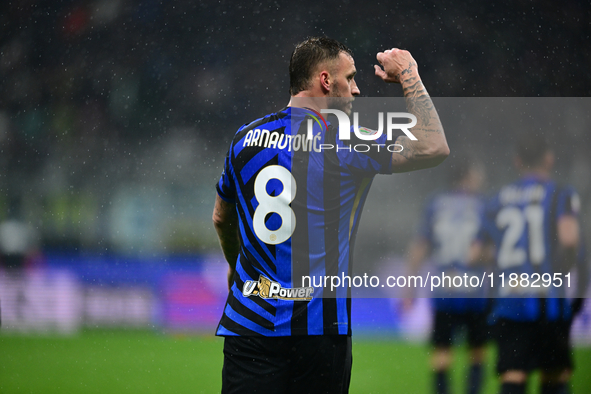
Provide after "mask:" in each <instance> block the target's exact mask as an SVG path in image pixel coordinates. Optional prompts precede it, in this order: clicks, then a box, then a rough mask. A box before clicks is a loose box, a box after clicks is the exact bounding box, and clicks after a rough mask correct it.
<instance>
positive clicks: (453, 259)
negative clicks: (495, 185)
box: [405, 156, 487, 394]
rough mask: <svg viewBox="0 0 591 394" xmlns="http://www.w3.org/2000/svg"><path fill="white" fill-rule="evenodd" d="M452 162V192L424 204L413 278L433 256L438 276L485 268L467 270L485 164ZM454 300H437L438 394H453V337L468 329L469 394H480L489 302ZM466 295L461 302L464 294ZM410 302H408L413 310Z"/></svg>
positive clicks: (456, 294) (455, 294)
mask: <svg viewBox="0 0 591 394" xmlns="http://www.w3.org/2000/svg"><path fill="white" fill-rule="evenodd" d="M452 160H453V161H452V162H451V163H450V177H449V183H450V186H451V188H450V189H449V190H448V191H446V192H443V193H441V194H438V195H436V196H435V197H434V198H432V199H431V200H430V201H429V203H428V204H427V206H426V209H425V212H424V216H423V220H422V224H421V227H420V229H419V234H418V235H417V237H415V239H414V240H413V241H412V242H411V244H410V247H409V252H408V262H409V266H410V269H411V274H412V275H416V274H418V271H419V269H420V266H421V264H422V263H424V262H425V260H427V259H428V258H429V257H430V258H431V259H432V260H433V262H434V264H435V265H436V269H437V270H438V273H440V272H445V274H446V275H463V274H464V273H467V274H469V275H473V274H475V275H478V276H479V277H480V276H482V275H481V274H482V269H481V268H478V267H470V266H468V253H469V251H470V245H471V244H472V242H473V241H474V239H475V237H476V235H477V233H478V229H479V228H480V218H481V215H482V209H483V207H484V201H483V198H482V196H481V195H480V194H479V192H480V189H481V187H482V184H483V181H484V170H483V168H482V165H481V164H480V163H478V162H476V161H474V160H473V159H471V158H470V157H468V156H463V157H461V156H460V157H457V158H453V159H452ZM448 290H449V291H451V292H452V293H451V294H449V296H450V297H447V298H434V299H433V307H434V308H433V310H434V318H433V330H432V338H431V340H432V343H433V345H434V347H435V349H434V352H433V356H432V359H431V362H432V367H433V370H434V373H435V379H434V380H435V392H436V393H437V394H445V393H448V392H449V382H448V380H449V377H448V372H449V369H450V366H451V363H452V352H451V346H452V340H453V336H454V333H455V332H456V331H458V330H459V329H462V328H464V327H465V328H466V330H467V337H468V346H469V348H470V367H469V371H468V373H467V392H468V393H469V394H476V393H479V392H480V388H481V386H482V375H483V372H482V371H483V367H482V364H483V361H484V357H485V344H486V339H487V325H486V312H487V308H486V307H487V299H485V298H474V297H475V296H476V297H482V296H483V294H480V293H474V292H472V293H463V290H461V289H460V290H454V289H447V290H446V291H448ZM462 295H463V296H465V297H462V298H460V297H461V296H462ZM411 302H412V299H410V298H407V299H405V304H406V306H407V307H408V306H410V303H411Z"/></svg>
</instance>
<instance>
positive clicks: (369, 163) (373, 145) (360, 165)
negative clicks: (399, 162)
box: [336, 126, 398, 175]
mask: <svg viewBox="0 0 591 394" xmlns="http://www.w3.org/2000/svg"><path fill="white" fill-rule="evenodd" d="M359 133H360V134H362V135H366V136H368V138H369V137H370V136H371V135H372V134H377V131H374V130H370V129H367V128H364V127H360V128H359ZM336 143H337V155H338V157H339V160H341V161H342V162H343V163H345V164H346V165H347V166H348V167H349V168H351V169H354V170H355V171H356V172H359V171H360V172H363V173H364V174H372V175H375V174H391V173H392V152H393V151H394V150H396V149H397V147H398V146H397V145H395V142H394V141H389V140H387V137H386V135H385V134H382V135H380V136H379V137H377V138H375V139H368V140H365V139H361V138H359V137H358V136H357V135H356V134H355V132H354V131H353V126H351V133H350V139H348V140H341V139H339V138H337V141H336Z"/></svg>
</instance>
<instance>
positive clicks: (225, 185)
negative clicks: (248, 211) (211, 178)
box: [215, 146, 236, 204]
mask: <svg viewBox="0 0 591 394" xmlns="http://www.w3.org/2000/svg"><path fill="white" fill-rule="evenodd" d="M231 154H232V146H230V149H228V153H227V154H226V159H225V160H224V169H223V170H222V175H221V176H220V179H219V181H218V183H217V184H216V185H215V188H216V190H217V193H218V195H219V196H220V198H221V199H222V200H224V201H226V202H228V203H231V204H235V203H236V186H235V183H234V182H233V180H232V162H231V160H230V158H231Z"/></svg>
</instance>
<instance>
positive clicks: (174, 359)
mask: <svg viewBox="0 0 591 394" xmlns="http://www.w3.org/2000/svg"><path fill="white" fill-rule="evenodd" d="M428 353H429V347H428V346H425V345H418V344H409V343H404V342H399V341H390V340H379V341H378V340H373V341H372V340H368V339H357V340H355V341H354V344H353V377H352V382H351V391H350V392H351V393H394V392H399V393H419V394H420V393H430V392H431V391H430V388H431V376H430V374H429V369H428V357H429V356H428ZM464 354H465V352H463V351H461V350H460V351H458V357H457V363H456V367H455V368H454V371H453V377H452V387H453V388H454V392H457V393H463V392H464V391H465V390H464V379H463V375H464V372H465V368H464V366H465V365H466V359H465V357H464ZM489 359H490V361H491V362H489V364H488V370H487V377H488V379H487V383H486V390H485V392H486V393H491V394H492V393H496V392H497V389H498V385H497V382H496V378H495V377H494V374H493V363H492V360H493V359H494V355H492V354H490V355H489ZM575 361H576V363H577V366H578V369H577V372H576V373H575V376H574V378H573V391H572V392H573V393H574V394H576V393H591V348H578V349H576V352H575ZM221 367H222V340H221V339H219V338H213V337H196V336H186V337H181V336H172V335H165V334H157V333H154V332H149V331H85V332H83V333H81V334H79V335H77V336H73V337H55V336H50V337H40V336H38V337H35V336H18V335H7V334H4V335H0V393H2V394H12V393H42V394H50V393H60V394H64V393H102V394H103V393H110V394H116V393H175V394H181V393H217V392H219V391H220V387H221V382H220V376H221ZM535 392H537V388H535V387H532V390H530V393H535Z"/></svg>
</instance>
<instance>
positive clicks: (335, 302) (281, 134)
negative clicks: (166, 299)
mask: <svg viewBox="0 0 591 394" xmlns="http://www.w3.org/2000/svg"><path fill="white" fill-rule="evenodd" d="M316 115H318V114H317V113H315V112H313V111H311V110H307V109H303V108H295V107H288V108H284V109H283V110H281V111H280V112H277V113H274V114H270V115H268V116H266V117H264V118H261V119H258V120H256V121H254V122H252V123H250V124H247V125H244V126H242V127H241V128H240V129H239V130H238V132H237V133H236V135H235V136H234V138H233V140H232V143H231V145H230V149H229V150H228V153H227V156H226V160H225V164H224V171H223V173H222V176H221V178H220V180H219V182H218V184H217V186H216V188H217V192H218V195H219V196H220V197H221V198H222V199H224V200H225V201H227V202H230V203H235V204H236V209H237V212H238V217H239V238H240V242H241V248H240V255H239V258H238V261H237V265H236V275H235V276H234V283H233V286H232V288H231V292H230V293H229V295H228V300H227V303H226V305H225V308H224V312H223V316H222V318H221V321H220V324H219V326H218V329H217V335H222V336H229V335H241V336H248V335H262V336H289V335H322V334H342V335H350V333H351V313H350V312H351V307H350V306H351V305H350V302H351V299H350V297H347V296H348V295H349V296H350V293H349V291H350V290H347V289H343V288H341V289H337V290H335V293H334V294H329V291H330V289H315V290H314V294H313V298H312V299H311V300H287V299H278V298H272V297H261V296H252V295H251V296H245V295H244V294H243V290H244V289H245V283H246V284H247V287H249V286H250V285H251V284H252V283H253V282H257V281H261V278H266V279H265V280H268V281H267V283H270V282H275V283H279V284H280V286H281V288H287V289H293V288H300V287H302V286H303V283H302V276H312V275H314V276H319V275H322V276H325V275H341V274H342V273H344V274H345V275H350V273H351V263H352V261H351V259H352V256H353V245H354V240H355V234H356V230H357V227H358V224H359V220H360V216H361V211H362V209H363V205H364V202H365V199H366V196H367V193H368V191H369V188H370V185H371V183H372V180H373V177H374V176H375V175H376V174H378V173H390V172H391V157H392V153H391V152H390V151H388V150H387V149H386V147H385V145H386V142H387V141H386V136H385V135H383V136H381V137H380V138H378V139H377V140H376V141H372V144H373V146H371V147H370V149H366V147H367V146H369V144H368V141H365V140H359V139H357V138H356V137H355V135H354V134H353V133H351V139H350V140H344V141H343V140H340V139H339V138H338V127H336V126H335V125H332V124H330V123H327V122H326V121H324V119H322V122H320V121H319V119H318V116H316ZM309 119H314V121H311V122H308V120H309ZM310 126H311V127H312V132H311V133H310V131H309V130H308V128H309V127H310ZM308 136H312V138H308ZM356 143H359V145H358V146H357V145H356ZM269 281H270V282H269ZM261 283H262V282H261ZM261 286H262V285H261ZM267 290H268V289H267ZM322 292H324V293H322ZM263 293H264V290H263ZM264 294H265V293H264ZM266 294H267V295H268V292H267V293H266Z"/></svg>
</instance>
